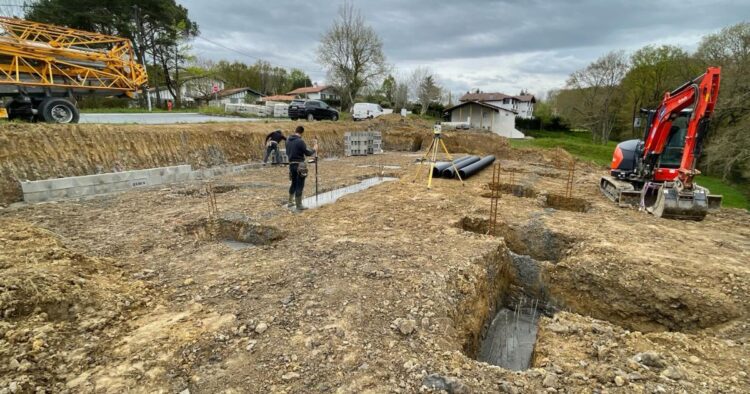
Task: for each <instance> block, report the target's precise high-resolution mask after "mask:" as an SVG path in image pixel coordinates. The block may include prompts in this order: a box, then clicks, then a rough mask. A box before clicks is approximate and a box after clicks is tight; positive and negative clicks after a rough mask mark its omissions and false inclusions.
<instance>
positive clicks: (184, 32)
mask: <svg viewBox="0 0 750 394" xmlns="http://www.w3.org/2000/svg"><path fill="white" fill-rule="evenodd" d="M82 10H85V12H84V11H82ZM25 17H26V19H29V20H33V21H37V22H45V23H52V24H56V25H62V26H68V27H72V28H76V29H81V30H87V31H92V32H97V33H102V34H108V35H115V36H119V37H124V38H127V39H129V40H130V41H131V42H132V43H133V48H134V50H135V54H136V57H137V58H138V61H139V62H141V63H144V64H147V63H149V61H150V62H151V64H154V65H157V64H158V65H159V67H161V68H162V69H163V70H164V71H166V72H164V73H163V78H164V82H165V84H166V85H167V87H168V88H169V89H170V91H172V92H173V93H174V92H176V90H177V84H178V81H179V77H177V75H178V74H179V67H180V64H182V63H184V61H185V60H186V57H185V53H184V52H183V53H181V52H180V45H184V44H185V42H186V41H188V40H190V39H191V38H192V37H195V36H197V35H198V25H197V24H196V23H195V22H193V21H191V20H190V18H189V17H188V10H187V8H185V7H183V6H181V5H179V4H177V2H176V1H175V0H128V1H101V0H37V1H34V2H32V3H30V4H29V9H28V12H27V13H26V16H25ZM147 68H148V66H147Z"/></svg>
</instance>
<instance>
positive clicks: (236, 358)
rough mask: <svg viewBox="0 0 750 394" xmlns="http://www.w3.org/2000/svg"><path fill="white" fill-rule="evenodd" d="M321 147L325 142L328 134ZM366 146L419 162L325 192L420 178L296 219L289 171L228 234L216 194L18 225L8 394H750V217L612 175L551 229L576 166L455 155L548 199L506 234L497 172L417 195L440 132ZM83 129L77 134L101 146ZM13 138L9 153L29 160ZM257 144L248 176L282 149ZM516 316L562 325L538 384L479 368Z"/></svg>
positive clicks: (355, 165)
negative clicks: (509, 171) (655, 206)
mask: <svg viewBox="0 0 750 394" xmlns="http://www.w3.org/2000/svg"><path fill="white" fill-rule="evenodd" d="M388 122H391V123H388ZM313 126H315V127H319V129H318V131H319V132H320V134H321V135H323V134H324V129H325V128H326V127H327V126H328V123H326V122H318V123H314V124H313ZM338 126H339V125H338V124H337V127H338ZM349 126H351V125H348V124H346V123H341V124H340V128H337V130H341V132H342V133H343V130H345V129H346V128H347V127H349ZM357 126H358V127H365V128H366V127H373V128H374V127H385V126H388V127H392V128H393V130H395V131H394V132H393V133H392V134H391V135H392V136H393V135H397V136H398V141H399V142H398V144H399V145H398V146H399V148H398V150H401V151H402V152H389V153H386V154H383V155H377V156H368V157H350V158H340V159H338V160H323V161H321V163H320V164H319V165H320V168H319V171H320V173H319V175H320V177H319V179H320V184H319V189H320V190H332V189H335V188H339V187H341V186H347V185H353V184H356V183H358V182H359V180H360V179H365V178H370V177H374V176H382V173H383V169H384V168H385V166H389V167H388V168H389V169H388V173H389V175H393V176H396V177H399V178H400V180H398V181H392V182H385V183H383V184H380V185H377V186H374V187H372V188H369V189H367V190H364V191H361V192H358V193H356V194H350V195H347V196H344V197H342V198H341V199H339V200H338V201H337V202H336V203H333V204H329V205H325V206H323V207H320V208H316V209H313V210H308V211H305V212H303V213H292V212H291V211H289V210H288V209H287V208H285V207H283V206H282V205H283V204H285V203H286V198H287V188H288V178H287V177H288V174H287V169H286V168H285V167H265V168H261V169H256V170H250V171H247V172H245V173H239V174H233V175H226V176H222V177H220V178H217V179H214V180H212V182H213V183H215V184H216V185H233V186H236V188H234V187H228V189H227V191H226V192H225V193H215V194H214V195H215V198H216V202H217V207H218V211H219V214H218V215H216V216H212V218H209V209H208V207H209V204H208V195H207V194H205V195H204V194H203V193H201V192H200V190H205V187H206V184H204V183H200V182H190V183H185V184H180V185H171V186H164V187H154V188H146V189H137V190H133V191H130V192H126V193H121V194H114V195H108V196H103V197H98V198H92V199H86V200H72V201H64V202H56V203H45V204H37V205H25V204H13V205H11V206H9V207H5V208H3V209H0V360H3V361H2V362H0V392H2V393H6V392H8V393H10V392H41V391H44V392H69V393H80V392H84V393H85V392H113V393H114V392H181V391H183V390H185V389H189V391H190V392H191V393H214V392H229V393H232V392H237V393H239V392H258V393H267V392H287V393H309V392H342V393H350V392H351V393H359V392H378V393H379V392H401V393H410V392H420V391H423V392H424V391H427V392H429V391H439V390H444V391H447V392H454V393H466V392H477V393H483V392H509V393H522V392H545V391H549V392H571V393H578V392H622V393H630V392H636V393H654V392H656V393H658V392H690V393H692V392H707V393H713V392H726V393H743V392H748V391H750V380H749V378H748V375H747V371H748V370H750V365H748V363H749V362H750V328H749V327H748V324H750V318H749V316H750V285H749V283H750V266H749V263H748V262H749V261H750V228H749V227H748V223H749V220H750V214H748V213H747V212H743V211H738V210H722V211H721V212H719V213H716V214H711V215H709V216H708V217H707V218H706V220H704V221H702V222H682V221H673V220H664V219H657V218H654V217H652V216H649V215H647V214H645V213H642V212H637V211H635V210H630V209H620V208H617V207H615V206H614V205H613V204H611V203H610V202H609V200H607V199H606V198H604V197H603V196H600V195H599V192H598V189H597V180H598V178H599V176H600V175H601V174H602V172H603V171H602V170H601V169H599V168H596V167H591V166H588V165H580V166H579V167H578V168H577V170H576V178H575V189H574V190H575V191H574V195H573V198H576V199H581V201H584V202H585V203H586V204H587V205H588V207H587V212H585V213H584V212H578V211H575V210H566V209H562V208H561V207H560V206H559V205H558V206H554V207H551V206H549V205H550V202H549V197H550V196H552V195H564V194H565V193H564V190H565V179H566V173H565V171H564V170H559V171H558V170H555V169H553V168H551V167H550V163H554V162H558V161H560V160H566V159H569V157H566V156H565V154H564V152H560V151H553V152H542V151H525V152H523V153H522V154H519V153H518V152H511V153H506V154H505V155H504V156H503V155H502V153H501V151H502V150H504V149H506V148H507V145H499V146H491V144H488V142H487V140H486V139H485V138H483V136H478V135H470V134H463V133H458V134H455V137H454V140H453V141H454V143H456V144H457V145H454V146H453V147H452V148H449V149H451V150H452V153H456V154H464V153H483V152H487V151H489V150H497V151H498V152H497V154H498V155H501V156H499V157H501V160H502V163H501V164H502V165H503V166H506V167H507V168H515V169H523V170H524V171H518V172H516V173H515V181H514V183H515V184H518V185H524V186H525V187H529V188H532V189H533V190H534V191H535V192H536V193H537V195H536V197H533V198H525V197H517V196H516V195H514V194H513V193H504V194H502V195H501V197H500V200H499V201H498V211H499V214H498V220H499V223H498V226H497V231H496V232H495V233H494V234H488V233H487V232H488V231H487V229H488V222H487V220H488V216H489V209H490V201H489V200H488V199H487V198H483V197H482V194H484V193H487V191H488V187H489V186H488V184H490V183H491V178H492V171H491V170H489V169H488V170H485V171H483V172H481V173H480V174H478V175H475V176H474V177H472V178H470V179H469V180H468V181H467V182H466V183H465V185H463V186H462V185H461V183H460V182H457V181H455V180H443V179H436V180H434V182H433V188H432V190H430V191H428V190H427V189H426V179H420V180H418V181H417V182H412V180H413V177H414V173H415V172H416V166H417V164H415V159H417V158H418V157H419V153H418V152H417V153H408V152H403V151H408V150H409V149H407V148H413V147H414V146H416V144H417V143H418V144H419V146H424V143H425V140H420V141H418V142H416V139H417V136H419V135H422V134H420V133H422V132H421V131H418V130H413V129H411V130H412V131H409V130H407V129H409V128H410V127H413V125H409V124H407V123H405V124H401V123H400V122H398V121H396V120H388V119H385V120H377V121H371V122H362V123H361V124H360V123H358V124H357ZM425 126H428V125H425ZM13 127H15V125H14V126H13ZM29 127H30V128H31V129H32V130H31V132H32V134H34V135H35V136H37V137H39V136H40V135H41V134H40V133H42V132H41V131H38V130H37V129H34V127H36V125H31V126H29ZM76 127H79V126H74V127H71V128H65V127H62V128H60V131H59V132H60V133H61V134H65V133H68V132H72V133H73V134H76V133H77V134H81V135H83V134H86V133H87V131H86V130H84V129H85V128H81V129H76ZM131 127H132V128H131ZM140 127H145V126H140ZM201 127H205V128H206V130H207V131H206V133H207V134H206V135H207V136H208V135H210V134H208V130H213V132H214V133H216V134H217V135H218V136H217V137H216V140H217V141H220V140H222V139H224V138H225V136H226V135H231V134H232V133H235V132H233V131H220V130H219V129H222V128H227V130H228V129H230V128H234V127H240V126H234V125H231V126H230V125H205V126H203V125H201ZM247 127H256V126H247ZM257 127H258V130H259V131H258V132H257V133H259V134H258V135H260V134H261V133H262V132H261V131H260V130H261V129H262V127H269V128H270V127H276V125H275V124H274V125H265V126H263V125H258V126H257ZM352 127H353V126H352ZM95 128H96V127H94V129H95ZM127 128H128V130H129V131H128V132H122V130H120V131H116V130H115V129H109V130H108V131H107V130H106V129H104V128H102V129H101V130H102V132H104V131H106V133H112V134H108V135H109V136H115V137H116V139H117V138H120V139H121V140H122V141H126V140H127V139H128V135H130V134H131V133H132V134H136V133H151V134H149V135H157V134H158V132H160V131H163V132H164V133H165V137H164V138H168V137H166V136H168V135H170V134H175V135H177V136H179V135H180V133H181V131H180V130H181V128H184V129H185V130H192V131H190V133H198V134H191V135H199V134H200V133H202V131H199V127H197V126H195V127H194V126H179V127H178V126H165V127H163V128H161V127H160V126H150V127H148V130H147V131H146V130H140V129H138V127H137V126H128V127H127ZM399 128H404V130H400V131H399ZM35 130H36V131H35ZM428 130H429V129H428ZM263 132H265V130H263ZM412 132H413V133H415V136H409V134H408V133H412ZM13 133H18V130H11V131H10V132H8V131H5V132H4V134H2V135H3V138H11V141H15V140H14V138H20V139H24V140H25V138H26V137H23V136H19V135H18V134H13ZM106 133H105V134H106ZM236 133H237V134H238V136H240V137H242V138H244V136H246V134H243V133H242V132H239V131H236ZM337 133H338V131H337ZM398 133H401V134H398ZM11 134H13V135H14V136H11ZM250 134H252V133H250ZM200 135H202V134H200ZM424 135H429V134H426V133H424ZM333 136H334V134H330V138H331V139H329V143H330V144H333V143H334V142H333V141H334V140H333V138H334V137H333ZM240 137H238V138H239V139H242V138H240ZM61 138H62V137H61ZM113 138H114V137H113ZM169 138H171V137H169ZM178 140H179V138H178ZM206 141H208V140H206ZM227 141H230V140H229V139H227ZM233 141H237V140H233ZM427 142H429V141H427ZM14 143H15V142H14ZM26 143H28V141H27V142H26ZM61 143H62V145H61V146H68V145H65V144H66V143H63V142H61ZM463 143H465V144H466V145H465V146H463V145H461V144H463ZM15 144H16V145H15V146H23V144H20V143H15ZM72 144H73V143H71V146H72ZM101 144H103V145H102V146H105V145H106V143H105V142H101ZM251 145H252V144H251ZM0 146H3V145H0ZM146 146H147V145H143V147H146ZM243 146H244V147H249V146H250V145H242V146H238V147H237V150H236V153H235V155H236V156H234V157H244V158H246V157H258V155H259V154H260V152H261V148H262V147H255V146H254V145H253V147H255V148H257V149H256V150H257V152H256V151H253V152H250V151H249V150H246V151H244V152H240V151H241V150H242V147H243ZM480 148H481V149H482V152H479V151H478V149H480ZM24 149H31V148H24ZM65 149H68V148H65ZM86 149H92V150H96V149H98V148H96V144H95V145H85V144H84V145H80V146H78V147H77V148H75V149H71V150H69V151H68V150H65V151H61V152H57V153H56V154H55V156H52V157H47V159H45V160H44V161H43V162H44V163H47V164H45V165H44V166H39V167H37V168H40V169H41V168H46V169H45V170H44V171H48V170H49V169H52V168H56V169H59V170H60V171H61V173H62V172H65V171H67V173H74V172H76V171H79V170H80V171H83V170H84V169H85V170H88V169H89V167H86V166H83V167H79V165H78V164H77V163H78V162H76V161H75V160H72V159H71V158H73V157H74V156H76V155H77V156H78V157H81V158H88V157H94V156H96V154H95V153H92V152H88V151H86ZM113 149H114V148H113ZM118 149H120V148H118ZM121 149H125V148H124V147H121ZM133 149H134V150H135V151H137V152H141V153H143V156H142V157H158V156H159V155H161V154H162V151H161V149H162V147H161V145H158V144H157V145H153V146H149V147H148V149H145V148H133ZM386 149H389V148H388V146H387V144H386ZM394 149H395V148H394ZM146 151H148V152H150V153H149V154H148V155H146V154H145V153H144V152H146ZM3 152H6V153H5V154H6V156H0V157H5V158H7V157H8V156H7V152H8V151H3ZM223 152H224V153H223V154H224V157H227V158H229V157H230V156H231V155H230V154H228V152H231V150H230V149H229V148H226V150H223ZM149 155H150V156H149ZM43 156H44V152H39V154H38V155H37V156H32V159H31V160H32V161H34V160H36V159H33V157H43ZM14 157H15V156H14ZM102 157H104V156H102ZM68 159H71V161H69V162H68V163H67V164H66V160H68ZM19 160H20V159H13V160H11V161H7V160H6V161H4V162H3V163H4V165H5V167H4V168H6V169H7V168H10V167H13V168H16V169H18V168H21V167H22V166H21V165H19V164H18V163H20V161H19ZM82 160H83V159H82ZM232 160H235V159H232ZM146 162H147V160H145V159H144V160H143V161H142V163H144V164H145V163H146ZM8 163H11V164H8ZM35 163H37V164H34V165H30V167H34V166H37V165H39V163H42V161H40V160H37V161H35ZM159 164H164V162H162V161H159ZM396 166H400V169H399V168H395V167H396ZM84 167H85V168H84ZM63 170H65V171H63ZM44 171H41V170H40V172H39V174H42V173H47V172H44ZM555 174H559V176H554V175H555ZM311 175H313V176H311V177H310V178H308V186H307V188H306V196H309V195H310V192H311V190H313V189H314V173H312V172H311ZM503 182H505V181H503ZM506 183H507V182H506ZM230 189H231V190H230ZM181 190H195V191H196V192H194V193H181V192H180V191H181ZM227 240H230V241H240V242H247V243H249V244H251V245H252V247H249V248H243V249H238V248H234V247H232V246H231V245H228V244H227V243H226V241H227ZM502 308H509V309H510V310H511V311H514V310H516V309H518V308H534V310H538V311H539V315H536V317H535V318H536V319H538V332H537V335H536V343H535V345H534V346H533V357H532V358H531V365H530V366H529V368H528V369H525V370H522V371H512V370H509V369H505V368H502V367H498V366H493V365H490V364H487V363H484V362H481V361H477V360H476V358H477V357H478V356H479V353H480V349H481V348H482V344H483V340H484V339H485V338H484V337H485V336H486V335H487V330H488V327H489V326H490V322H491V321H492V319H493V317H494V316H495V315H496V312H497V311H499V310H501V309H502ZM506 313H507V312H506ZM540 315H541V317H538V316H540ZM6 360H7V362H6Z"/></svg>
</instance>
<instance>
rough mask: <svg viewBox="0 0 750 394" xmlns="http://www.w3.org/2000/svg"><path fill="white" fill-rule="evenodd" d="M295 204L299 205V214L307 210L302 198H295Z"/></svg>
mask: <svg viewBox="0 0 750 394" xmlns="http://www.w3.org/2000/svg"><path fill="white" fill-rule="evenodd" d="M294 202H295V203H296V205H297V212H299V211H304V210H305V209H307V208H305V207H304V206H302V196H294Z"/></svg>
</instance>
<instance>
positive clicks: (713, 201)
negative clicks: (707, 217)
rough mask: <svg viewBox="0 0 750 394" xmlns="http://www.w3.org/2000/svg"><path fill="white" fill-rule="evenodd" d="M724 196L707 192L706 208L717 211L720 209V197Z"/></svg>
mask: <svg viewBox="0 0 750 394" xmlns="http://www.w3.org/2000/svg"><path fill="white" fill-rule="evenodd" d="M723 197H724V196H722V195H720V194H709V195H708V210H709V211H718V210H719V209H721V199H722V198H723Z"/></svg>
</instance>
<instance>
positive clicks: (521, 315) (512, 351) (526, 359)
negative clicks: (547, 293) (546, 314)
mask: <svg viewBox="0 0 750 394" xmlns="http://www.w3.org/2000/svg"><path fill="white" fill-rule="evenodd" d="M538 320H539V313H538V312H537V311H536V309H533V308H519V309H517V310H513V309H509V308H502V309H500V310H499V311H498V312H497V314H496V315H495V317H494V318H493V319H492V323H490V326H489V328H488V329H487V333H486V334H485V338H484V340H483V341H482V345H481V347H480V349H479V354H478V355H477V360H479V361H484V362H486V363H489V364H492V365H497V366H500V367H503V368H506V369H510V370H513V371H522V370H525V369H528V368H529V367H530V366H531V360H532V358H533V356H534V345H535V343H536V333H537V321H538Z"/></svg>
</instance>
